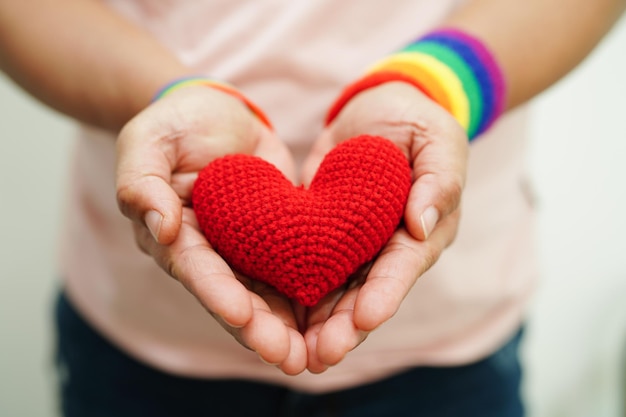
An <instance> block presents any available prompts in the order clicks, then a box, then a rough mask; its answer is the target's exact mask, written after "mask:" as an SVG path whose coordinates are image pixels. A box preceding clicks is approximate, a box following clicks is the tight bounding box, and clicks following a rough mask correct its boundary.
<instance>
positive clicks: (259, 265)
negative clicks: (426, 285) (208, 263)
mask: <svg viewBox="0 0 626 417" xmlns="http://www.w3.org/2000/svg"><path fill="white" fill-rule="evenodd" d="M410 187H411V168H410V166H409V163H408V161H407V158H406V157H405V156H404V154H403V153H402V152H401V151H400V149H398V148H397V147H396V146H395V145H394V144H393V143H392V142H390V141H389V140H387V139H384V138H381V137H372V136H359V137H357V138H353V139H350V140H348V141H346V142H344V143H342V144H340V145H338V146H337V147H336V148H335V149H333V150H332V151H331V152H330V153H329V154H328V155H327V156H326V158H325V159H324V161H323V162H322V163H321V165H320V167H319V169H318V172H317V173H316V175H315V177H314V179H313V181H312V183H311V186H310V187H309V188H308V189H305V188H304V187H303V186H300V187H295V186H293V185H292V183H291V182H290V181H289V180H287V179H286V178H285V177H284V175H283V174H282V173H281V172H280V171H279V170H278V169H277V168H276V167H274V166H273V165H271V164H270V163H268V162H266V161H264V160H262V159H260V158H258V157H254V156H248V155H229V156H225V157H222V158H219V159H216V160H214V161H213V162H211V163H210V164H208V165H207V166H206V167H205V168H204V169H203V170H202V171H201V172H200V173H199V176H198V179H197V180H196V183H195V185H194V189H193V193H192V202H193V208H194V211H195V213H196V216H197V218H198V223H199V225H200V228H201V230H202V231H203V233H204V234H205V236H206V238H207V240H208V241H209V243H210V244H211V245H212V246H213V248H214V249H215V250H216V251H217V252H218V253H219V254H220V255H221V256H222V257H223V258H224V259H225V260H226V261H227V262H228V263H229V265H230V266H231V267H232V268H233V269H235V270H237V271H239V272H241V273H243V274H244V275H246V276H248V277H250V278H254V279H257V280H259V281H262V282H265V283H267V284H270V285H272V286H274V287H275V288H276V289H278V291H280V292H281V293H283V294H285V295H286V296H287V297H289V298H293V299H295V300H297V301H298V302H299V303H300V304H302V305H304V306H314V305H315V304H317V303H318V302H319V300H320V299H321V298H322V297H324V296H325V295H326V294H328V293H329V292H331V291H332V290H334V289H336V288H338V287H339V286H341V285H342V284H344V283H345V282H346V281H347V280H348V277H349V276H350V275H352V274H353V273H355V272H356V270H357V269H358V268H359V267H360V266H361V265H363V264H365V263H366V262H368V261H370V260H372V259H373V258H374V256H376V254H377V253H378V252H379V251H380V249H381V248H382V247H383V246H384V245H385V243H387V241H388V240H389V238H390V237H391V235H392V234H393V233H394V231H395V230H396V228H397V227H398V224H399V223H400V220H401V219H402V215H403V213H404V207H405V204H406V201H407V197H408V194H409V189H410Z"/></svg>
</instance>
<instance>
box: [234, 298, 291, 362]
mask: <svg viewBox="0 0 626 417" xmlns="http://www.w3.org/2000/svg"><path fill="white" fill-rule="evenodd" d="M254 304H255V307H254V310H253V314H252V319H251V320H250V321H249V322H248V323H247V324H246V325H245V326H243V327H241V328H239V329H234V332H235V333H236V336H237V338H238V339H239V340H240V343H242V344H243V345H244V346H247V347H249V348H250V349H252V350H253V351H255V352H256V353H257V354H258V355H259V358H260V359H261V360H262V361H263V362H265V363H267V364H269V365H281V364H282V363H284V362H285V361H287V359H288V357H289V353H290V352H291V336H290V334H289V331H288V328H287V326H285V324H284V323H283V322H282V320H281V319H280V318H279V317H276V316H275V315H274V314H272V311H271V310H270V309H269V308H268V307H267V305H265V303H264V302H263V301H262V300H258V302H255V303H254Z"/></svg>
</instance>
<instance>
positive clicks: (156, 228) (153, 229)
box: [144, 210, 163, 242]
mask: <svg viewBox="0 0 626 417" xmlns="http://www.w3.org/2000/svg"><path fill="white" fill-rule="evenodd" d="M144 220H145V222H146V226H147V227H148V230H149V231H150V233H151V234H152V237H153V238H154V240H156V241H157V242H158V241H159V233H160V232H161V224H162V223H163V216H162V215H161V213H159V212H158V211H156V210H150V211H149V212H147V213H146V217H145V218H144Z"/></svg>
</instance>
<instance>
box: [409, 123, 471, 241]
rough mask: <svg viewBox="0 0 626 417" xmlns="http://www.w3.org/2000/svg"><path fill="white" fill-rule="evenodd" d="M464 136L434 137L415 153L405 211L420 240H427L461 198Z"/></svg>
mask: <svg viewBox="0 0 626 417" xmlns="http://www.w3.org/2000/svg"><path fill="white" fill-rule="evenodd" d="M467 152H468V146H467V139H466V138H465V137H464V136H463V135H459V137H458V138H455V136H454V135H449V136H447V137H444V138H434V139H433V140H431V141H429V142H428V143H427V144H426V145H425V146H423V147H422V148H421V149H420V150H419V151H417V152H416V153H415V155H412V159H413V176H414V182H413V185H412V187H411V191H410V192H409V198H408V201H407V205H406V210H405V216H404V219H405V225H406V228H407V230H408V231H409V233H410V234H411V235H412V236H413V237H414V238H415V239H417V240H426V239H427V238H428V237H429V236H430V235H431V234H432V232H433V230H434V229H435V227H436V226H437V224H439V223H440V222H441V221H442V220H443V219H444V218H446V217H447V216H448V215H449V214H450V213H453V212H454V211H455V210H456V209H457V208H458V206H459V204H460V201H461V193H462V191H463V187H464V185H465V172H466V165H467Z"/></svg>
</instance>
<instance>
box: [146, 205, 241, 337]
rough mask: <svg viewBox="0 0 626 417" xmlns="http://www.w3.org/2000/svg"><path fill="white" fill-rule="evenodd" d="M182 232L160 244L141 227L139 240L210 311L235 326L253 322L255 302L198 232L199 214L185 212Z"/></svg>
mask: <svg viewBox="0 0 626 417" xmlns="http://www.w3.org/2000/svg"><path fill="white" fill-rule="evenodd" d="M183 213H184V214H183V223H182V225H181V228H180V233H179V234H178V236H177V237H176V239H175V241H174V242H173V243H172V244H171V245H160V244H158V243H157V242H155V241H154V239H152V238H151V236H149V234H148V232H147V231H146V230H145V228H139V229H138V230H137V231H138V235H137V237H136V239H137V240H138V243H139V245H140V247H142V248H143V250H144V251H146V252H147V253H148V254H150V255H151V256H152V257H153V258H154V259H155V261H156V262H157V263H158V264H159V266H160V267H161V268H162V269H164V270H165V271H166V272H167V273H169V274H170V275H171V276H172V277H174V278H176V279H177V280H178V281H179V282H180V283H181V284H183V286H185V288H187V290H188V291H189V292H191V293H192V294H193V295H194V296H195V297H196V298H197V299H198V301H200V303H201V304H202V305H203V306H204V308H205V309H207V310H208V311H209V312H211V313H213V314H215V315H217V316H219V317H221V318H223V320H224V321H225V322H227V323H228V324H229V325H231V326H233V327H242V326H244V325H245V324H247V323H248V322H249V321H250V320H251V319H252V299H251V295H250V292H249V291H248V289H247V288H246V287H245V286H244V285H243V284H242V283H241V282H240V281H239V280H237V278H236V277H235V276H234V274H233V272H232V270H231V269H230V267H229V266H228V265H227V264H226V262H224V260H223V259H222V258H221V257H220V256H219V255H218V254H217V253H216V252H215V251H214V250H213V249H212V248H211V246H210V245H209V244H208V242H207V241H206V239H205V238H204V236H203V235H202V234H201V233H200V232H199V231H198V230H197V222H196V220H195V215H194V214H193V212H192V211H191V209H189V208H185V209H184V210H183Z"/></svg>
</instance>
